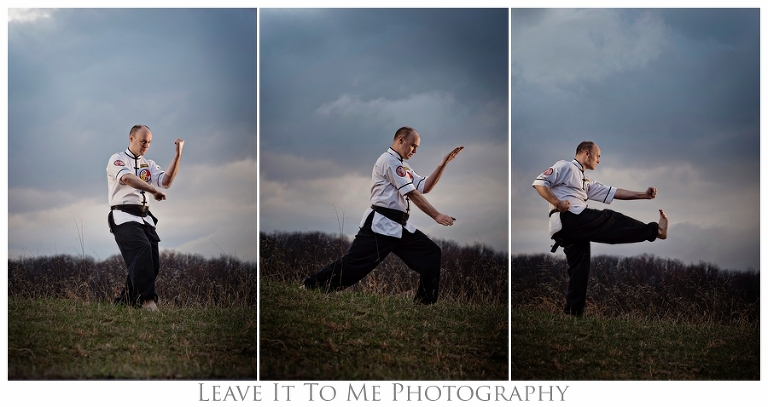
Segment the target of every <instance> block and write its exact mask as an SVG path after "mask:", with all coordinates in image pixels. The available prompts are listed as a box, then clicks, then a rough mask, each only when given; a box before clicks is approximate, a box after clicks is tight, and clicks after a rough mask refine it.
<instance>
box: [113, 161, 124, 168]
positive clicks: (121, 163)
mask: <svg viewBox="0 0 768 407" xmlns="http://www.w3.org/2000/svg"><path fill="white" fill-rule="evenodd" d="M113 164H115V165H116V166H118V167H122V166H124V165H125V163H124V162H123V160H115V162H114V163H113Z"/></svg>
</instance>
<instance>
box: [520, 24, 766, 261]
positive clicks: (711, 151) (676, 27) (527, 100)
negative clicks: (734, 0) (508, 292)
mask: <svg viewBox="0 0 768 407" xmlns="http://www.w3.org/2000/svg"><path fill="white" fill-rule="evenodd" d="M603 39H605V41H608V42H604V41H603ZM619 45H620V46H619ZM569 50H570V51H569ZM759 55H760V53H759V12H758V11H757V10H746V9H744V10H687V9H686V10H606V9H596V10H513V11H512V59H513V64H512V171H513V181H512V191H513V192H512V201H513V202H516V204H515V205H513V212H512V219H513V220H512V222H513V224H512V234H513V237H512V250H513V252H517V251H527V250H534V249H533V247H538V248H541V247H544V248H546V246H548V244H549V243H548V238H547V237H546V236H544V238H536V239H525V238H524V236H523V235H524V233H523V232H522V231H520V232H518V231H516V228H523V229H524V230H526V231H528V230H529V228H534V227H536V228H539V229H541V230H544V229H546V219H545V217H546V214H544V215H541V213H544V212H546V203H545V202H544V201H543V200H542V199H541V198H540V197H539V196H538V195H537V194H536V192H535V190H533V188H531V187H530V184H531V182H533V179H534V178H535V177H536V176H537V175H538V174H539V173H541V172H542V171H544V170H545V169H546V168H547V167H548V166H550V165H551V164H553V163H554V162H555V161H557V160H559V159H570V158H572V157H573V155H574V150H575V147H576V145H577V144H578V143H579V142H580V141H582V140H593V141H595V142H597V143H598V144H599V145H600V147H601V149H602V153H603V158H602V159H601V164H600V167H598V169H597V170H596V171H594V174H592V176H591V177H592V178H594V179H597V180H599V181H601V182H603V183H606V184H610V185H615V186H617V187H622V188H627V189H635V190H639V189H644V188H645V187H647V186H650V185H653V186H656V187H658V188H659V196H658V198H657V199H656V200H655V201H649V202H648V201H646V202H643V203H637V202H633V203H624V202H614V204H612V209H614V210H619V211H622V212H625V213H627V214H629V215H632V216H638V217H641V216H643V217H644V218H643V219H642V220H644V221H651V220H655V218H656V217H657V215H655V214H654V211H655V209H657V208H664V209H665V211H666V212H667V213H668V214H669V215H670V217H671V219H672V229H671V230H672V239H670V240H668V241H667V242H664V244H663V245H660V244H656V245H652V246H649V249H643V248H640V247H639V246H638V247H633V246H631V245H627V246H616V247H608V246H605V245H595V249H593V251H596V252H600V251H611V252H619V253H623V254H634V253H637V252H638V250H647V251H651V249H653V250H657V251H658V252H659V253H661V252H664V253H667V254H668V255H669V257H678V258H680V259H681V260H684V261H690V262H696V261H699V260H703V261H710V262H715V263H719V264H720V265H721V266H723V267H742V268H746V267H753V268H759V249H758V246H757V245H754V244H752V243H753V242H756V241H759V228H755V227H754V225H755V222H757V219H759V194H758V193H759V157H760V156H759V126H760V115H759V108H760V104H759V97H760V93H759V84H760V76H759V67H760V64H759ZM535 69H541V70H542V72H541V73H537V74H535V75H534V74H531V73H530V72H531V71H532V70H535ZM531 207H534V208H537V211H536V213H534V212H533V211H531V209H530V208H531ZM736 212H738V216H737V214H736ZM534 225H536V226H534ZM684 225H685V226H684ZM675 230H678V231H679V232H678V233H679V234H676V232H675ZM692 231H698V233H693V232H692ZM723 236H728V237H729V238H728V239H723ZM533 241H537V242H538V243H536V244H532V242H533ZM713 245H718V247H720V248H721V250H702V249H703V248H708V247H712V246H713ZM516 247H517V248H516ZM729 253H730V254H729ZM735 253H738V256H737V255H734V254H735Z"/></svg>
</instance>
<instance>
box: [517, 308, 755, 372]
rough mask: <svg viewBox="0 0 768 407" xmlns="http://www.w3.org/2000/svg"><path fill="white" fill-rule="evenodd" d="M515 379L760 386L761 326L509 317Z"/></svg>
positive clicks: (526, 313)
mask: <svg viewBox="0 0 768 407" xmlns="http://www.w3.org/2000/svg"><path fill="white" fill-rule="evenodd" d="M511 352H512V379H513V380H759V379H760V332H759V325H757V324H751V325H742V326H726V325H718V324H702V323H698V324H686V323H670V322H664V321H654V320H645V321H644V320H638V319H637V318H606V317H600V316H596V317H585V318H581V319H579V318H573V317H569V316H566V315H562V314H561V313H557V314H553V313H550V312H546V311H538V310H534V311H532V310H515V309H513V310H512V350H511Z"/></svg>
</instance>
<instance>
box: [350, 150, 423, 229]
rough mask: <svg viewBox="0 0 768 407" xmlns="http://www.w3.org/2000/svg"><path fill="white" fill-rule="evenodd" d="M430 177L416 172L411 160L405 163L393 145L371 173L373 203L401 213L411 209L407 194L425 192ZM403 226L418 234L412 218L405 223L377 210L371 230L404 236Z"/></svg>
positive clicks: (364, 216)
mask: <svg viewBox="0 0 768 407" xmlns="http://www.w3.org/2000/svg"><path fill="white" fill-rule="evenodd" d="M426 179H427V177H422V176H420V175H418V174H416V173H415V172H414V171H413V170H412V169H411V168H410V167H409V166H408V164H407V163H404V162H403V159H402V157H400V154H398V153H397V151H395V150H393V149H392V148H391V147H390V148H389V149H387V151H386V152H385V153H384V154H382V155H381V156H379V159H378V160H376V164H375V165H374V166H373V171H372V173H371V205H376V206H381V207H384V208H390V209H397V210H398V211H401V212H409V211H410V200H408V199H407V197H406V196H405V194H407V193H409V192H411V191H413V190H418V191H419V192H421V193H424V184H425V182H424V181H425V180H426ZM371 212H373V209H371V208H368V209H366V210H365V213H364V214H363V220H362V221H360V227H363V225H364V224H365V220H366V219H367V218H368V215H370V214H371ZM403 228H405V230H407V231H409V232H411V233H414V232H416V226H415V225H413V224H412V223H411V222H410V221H409V222H406V223H405V226H403V225H401V224H399V223H397V222H395V221H393V220H391V219H389V218H387V217H385V216H384V215H382V214H380V213H378V212H376V213H374V214H373V221H372V223H371V230H373V232H375V233H379V234H382V235H386V236H392V237H396V238H401V237H402V236H403Z"/></svg>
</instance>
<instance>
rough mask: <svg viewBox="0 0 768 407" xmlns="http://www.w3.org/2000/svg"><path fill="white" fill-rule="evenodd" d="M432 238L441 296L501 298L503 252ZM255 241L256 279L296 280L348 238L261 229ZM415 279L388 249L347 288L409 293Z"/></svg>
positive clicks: (504, 297)
mask: <svg viewBox="0 0 768 407" xmlns="http://www.w3.org/2000/svg"><path fill="white" fill-rule="evenodd" d="M435 243H436V244H437V245H438V246H440V248H441V249H442V261H441V271H440V300H441V301H444V300H448V301H454V302H459V303H473V304H502V305H506V304H507V301H508V289H509V288H508V287H509V285H508V283H509V279H508V271H507V269H508V255H507V253H499V252H496V251H494V250H493V249H491V248H489V247H488V246H485V245H482V244H475V245H471V246H460V245H458V244H457V243H455V242H452V241H446V240H435ZM259 244H260V254H259V270H260V274H261V275H260V278H261V279H262V280H271V281H283V282H292V283H296V284H300V283H301V282H303V281H304V279H305V278H306V277H307V276H309V275H310V274H312V273H314V272H316V271H318V270H320V269H321V268H323V267H324V266H325V265H326V264H328V263H330V262H332V261H333V260H335V259H336V258H338V257H340V256H342V255H343V254H344V253H345V252H346V250H347V249H348V248H349V246H350V244H351V242H350V241H349V239H347V238H346V237H344V236H333V235H330V234H327V233H322V232H273V233H264V232H262V233H260V243H259ZM418 281H419V276H418V274H417V273H416V272H414V271H413V270H411V269H409V268H408V266H406V265H405V263H403V261H402V260H400V258H398V257H397V256H396V255H394V254H392V255H389V256H387V257H386V258H385V259H384V261H383V262H382V263H381V264H380V265H379V266H378V267H376V269H375V270H374V271H373V272H372V273H371V274H369V275H368V276H367V277H365V278H364V279H363V280H361V281H360V282H358V283H357V284H355V285H354V286H352V287H350V288H349V289H350V290H363V291H366V292H371V293H379V294H395V295H400V294H405V293H408V294H409V295H410V294H412V293H413V291H414V290H415V289H416V287H417V286H418Z"/></svg>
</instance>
